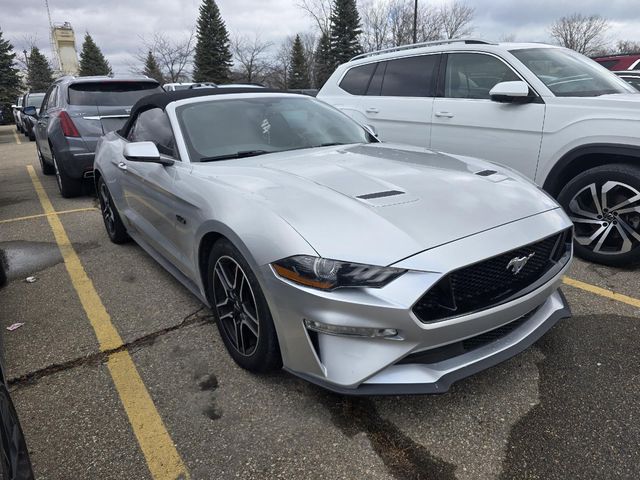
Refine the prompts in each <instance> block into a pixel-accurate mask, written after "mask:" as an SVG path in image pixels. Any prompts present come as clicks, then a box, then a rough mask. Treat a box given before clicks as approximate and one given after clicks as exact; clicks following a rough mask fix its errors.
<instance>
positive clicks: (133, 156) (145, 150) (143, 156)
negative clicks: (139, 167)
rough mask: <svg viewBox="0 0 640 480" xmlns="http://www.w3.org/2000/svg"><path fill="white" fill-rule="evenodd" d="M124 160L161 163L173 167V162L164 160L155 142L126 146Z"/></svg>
mask: <svg viewBox="0 0 640 480" xmlns="http://www.w3.org/2000/svg"><path fill="white" fill-rule="evenodd" d="M123 155H124V158H126V159H127V160H131V161H132V162H149V163H160V164H161V165H173V160H170V159H167V158H162V157H161V156H160V152H159V151H158V147H156V144H155V143H153V142H131V143H127V144H126V145H125V146H124V151H123Z"/></svg>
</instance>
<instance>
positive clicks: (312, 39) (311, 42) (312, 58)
mask: <svg viewBox="0 0 640 480" xmlns="http://www.w3.org/2000/svg"><path fill="white" fill-rule="evenodd" d="M300 40H301V41H302V48H303V50H304V57H305V60H306V62H307V68H308V70H309V79H310V80H311V86H315V85H316V75H315V73H316V71H315V68H314V67H315V63H316V43H317V40H318V39H317V38H316V35H315V34H314V33H313V32H305V33H301V34H300Z"/></svg>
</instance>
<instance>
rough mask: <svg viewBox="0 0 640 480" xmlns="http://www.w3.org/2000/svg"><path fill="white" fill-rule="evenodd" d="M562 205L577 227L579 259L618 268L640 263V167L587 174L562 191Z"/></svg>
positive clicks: (598, 169)
mask: <svg viewBox="0 0 640 480" xmlns="http://www.w3.org/2000/svg"><path fill="white" fill-rule="evenodd" d="M558 201H559V202H560V204H561V205H562V207H563V208H564V209H565V211H566V212H567V214H568V215H569V217H570V218H571V220H572V221H573V223H574V225H575V237H574V238H575V242H574V245H575V252H576V255H578V256H580V257H582V258H584V259H586V260H590V261H593V262H597V263H602V264H604V265H611V266H617V267H625V266H627V267H628V266H631V265H633V264H637V263H640V167H636V166H632V165H624V164H613V165H604V166H601V167H596V168H592V169H590V170H587V171H586V172H583V173H581V174H580V175H578V176H577V177H575V178H574V179H573V180H571V181H570V182H569V183H568V184H567V185H566V186H565V187H564V188H563V189H562V191H561V192H560V195H559V196H558Z"/></svg>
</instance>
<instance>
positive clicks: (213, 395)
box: [0, 126, 640, 480]
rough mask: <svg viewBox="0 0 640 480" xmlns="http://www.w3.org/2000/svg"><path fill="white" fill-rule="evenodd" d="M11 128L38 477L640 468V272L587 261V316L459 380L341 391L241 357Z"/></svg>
mask: <svg viewBox="0 0 640 480" xmlns="http://www.w3.org/2000/svg"><path fill="white" fill-rule="evenodd" d="M14 131H15V130H14V128H13V127H11V126H5V127H0V250H3V251H4V252H5V262H6V264H7V266H8V276H9V283H8V285H7V286H6V287H5V288H3V289H2V290H0V319H1V321H0V323H1V328H2V333H3V337H4V345H5V357H6V363H7V366H8V373H9V378H10V383H11V390H12V396H13V398H14V402H15V403H16V407H17V410H18V413H19V415H20V419H21V422H22V426H23V430H24V432H25V436H26V438H27V442H28V445H29V449H30V452H31V458H32V462H33V464H34V469H35V472H36V475H37V477H38V478H41V479H50V480H52V479H69V478H91V479H94V478H95V479H122V478H136V479H144V478H156V479H165V478H166V479H169V478H192V479H226V478H243V479H271V478H285V479H294V478H295V479H298V478H301V479H316V478H318V479H320V478H323V479H324V478H326V479H360V478H367V479H438V480H440V479H444V480H448V479H459V480H463V479H574V478H576V479H577V478H579V479H583V478H584V479H592V478H598V479H606V478H612V479H614V478H615V479H637V478H640V462H639V459H640V350H639V349H638V348H637V345H638V340H639V338H640V272H639V271H634V270H621V269H611V268H607V267H603V266H597V265H592V264H587V263H584V262H581V261H575V263H574V265H573V267H572V270H571V272H570V275H569V278H567V279H566V285H565V286H564V288H563V290H564V292H565V294H566V296H567V298H568V300H569V303H570V305H571V307H572V310H573V313H574V317H573V318H571V319H569V320H563V321H561V323H559V324H558V325H557V326H556V327H555V328H554V329H553V330H551V331H550V332H549V333H548V334H547V335H546V336H545V337H543V338H542V339H541V340H540V341H539V342H538V343H537V344H535V345H534V346H533V347H532V348H530V349H528V350H527V351H525V352H524V353H522V354H520V355H519V356H517V357H515V358H513V359H511V360H509V361H507V362H505V363H503V364H501V365H499V366H497V367H494V368H491V369H489V370H487V371H485V372H482V373H480V374H478V375H476V376H474V377H471V378H468V379H466V380H463V381H461V382H459V383H457V384H455V385H454V386H453V388H452V389H451V390H450V391H449V392H448V393H446V394H443V395H438V396H406V397H373V398H347V397H341V396H339V395H334V394H330V393H327V392H325V391H323V390H321V389H319V388H317V387H315V386H312V385H310V384H308V383H306V382H304V381H302V380H298V379H296V378H295V377H292V376H291V375H289V374H287V373H285V372H281V373H276V374H271V375H266V376H256V375H252V374H249V373H247V372H245V371H243V370H241V369H240V368H239V367H237V366H236V365H235V364H234V363H233V362H232V360H231V359H230V357H229V356H228V355H227V353H226V351H225V349H224V346H223V344H222V341H221V340H220V338H219V337H218V333H217V330H216V328H215V325H214V324H213V321H212V317H211V315H210V312H209V310H208V309H206V308H205V307H204V306H203V305H202V304H200V302H199V301H198V300H196V299H195V298H194V297H193V296H192V295H191V294H190V293H189V292H188V291H187V290H186V289H184V288H183V287H182V286H181V285H180V284H179V283H178V282H177V281H176V280H174V279H173V277H171V275H170V274H168V273H167V272H165V271H164V270H163V269H162V268H161V267H160V266H159V265H157V264H156V263H155V262H154V261H153V260H152V259H151V258H150V257H149V256H148V255H146V254H145V253H144V252H143V251H142V250H141V249H140V248H139V247H137V246H136V245H135V244H133V243H132V244H127V245H124V246H117V245H114V244H112V243H111V242H109V240H108V238H107V236H106V233H105V232H104V227H103V224H102V219H101V217H100V213H99V211H98V210H97V208H96V206H97V201H96V200H95V199H94V198H93V196H91V195H87V196H84V197H80V198H76V199H71V200H67V199H63V198H61V196H60V194H59V193H58V190H57V187H56V184H55V179H54V178H53V177H48V176H47V177H45V176H43V175H42V174H41V171H40V167H39V164H38V161H37V158H36V153H35V145H34V143H33V142H28V141H27V140H26V139H25V137H24V136H22V135H20V134H17V133H14ZM29 166H32V167H29ZM48 202H50V203H48ZM65 239H66V240H65ZM27 276H35V277H36V281H35V282H33V283H28V282H26V281H25V278H26V277H27ZM612 292H615V294H614V293H612ZM16 322H21V323H24V325H23V326H22V327H20V328H18V329H16V330H14V331H7V330H6V327H7V326H9V325H11V324H13V323H16Z"/></svg>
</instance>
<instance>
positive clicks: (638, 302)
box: [562, 277, 640, 308]
mask: <svg viewBox="0 0 640 480" xmlns="http://www.w3.org/2000/svg"><path fill="white" fill-rule="evenodd" d="M562 281H563V282H564V283H565V284H566V285H571V286H572V287H575V288H579V289H581V290H585V291H587V292H591V293H595V294H596V295H600V296H601V297H606V298H610V299H611V300H616V301H618V302H622V303H626V304H627V305H631V306H632V307H637V308H640V299H637V298H633V297H629V296H627V295H623V294H621V293H616V292H613V291H611V290H607V289H606V288H601V287H596V286H595V285H591V284H590V283H585V282H581V281H580V280H576V279H574V278H570V277H564V278H563V279H562Z"/></svg>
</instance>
